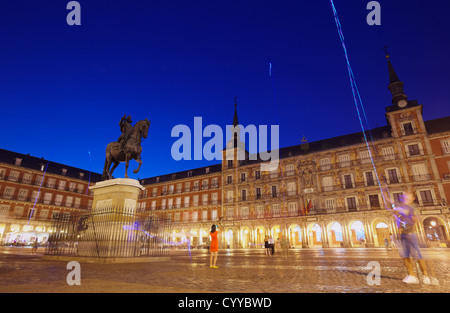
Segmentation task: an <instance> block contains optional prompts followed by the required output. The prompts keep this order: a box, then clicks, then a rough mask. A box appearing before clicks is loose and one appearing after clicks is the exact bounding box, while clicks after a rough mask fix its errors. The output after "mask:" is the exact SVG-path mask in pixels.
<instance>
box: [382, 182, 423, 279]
mask: <svg viewBox="0 0 450 313" xmlns="http://www.w3.org/2000/svg"><path fill="white" fill-rule="evenodd" d="M414 199H415V197H414V195H413V194H412V193H411V192H406V191H405V192H403V194H402V195H401V197H399V200H400V201H398V202H395V201H393V200H392V199H391V198H390V197H389V196H387V195H385V200H387V202H388V203H390V204H391V205H392V207H393V208H392V209H390V211H391V212H392V214H393V215H394V217H395V218H396V221H397V227H398V231H399V234H400V241H399V245H400V246H399V252H400V257H401V258H402V260H403V263H404V264H405V267H406V270H407V271H408V276H406V277H405V279H403V282H404V283H407V284H418V283H419V279H418V276H417V274H416V272H415V271H414V264H413V260H412V258H413V259H415V260H417V262H418V263H419V267H420V270H421V271H422V274H423V283H424V284H426V285H429V284H430V283H431V281H430V278H429V277H428V271H427V264H426V262H425V260H424V259H423V257H422V254H421V253H420V249H419V243H418V240H417V236H416V234H415V230H414V226H415V224H416V222H417V217H416V215H415V213H414V208H413V207H412V204H413V202H414Z"/></svg>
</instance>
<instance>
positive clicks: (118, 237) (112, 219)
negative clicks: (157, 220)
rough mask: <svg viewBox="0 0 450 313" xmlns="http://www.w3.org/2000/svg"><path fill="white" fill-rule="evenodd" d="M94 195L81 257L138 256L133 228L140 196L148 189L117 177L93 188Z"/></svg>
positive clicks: (79, 251) (136, 232)
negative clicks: (142, 191) (141, 192)
mask: <svg viewBox="0 0 450 313" xmlns="http://www.w3.org/2000/svg"><path fill="white" fill-rule="evenodd" d="M90 189H91V190H92V191H93V192H94V199H93V206H92V214H91V219H90V221H88V222H89V225H90V226H89V228H88V229H87V231H86V232H85V236H86V237H85V238H89V239H88V240H85V241H80V242H79V244H78V255H79V256H85V257H101V258H105V257H106V258H116V257H119V258H123V257H135V256H138V255H139V248H140V242H139V240H137V239H138V237H137V236H138V231H137V230H136V229H135V228H134V222H135V219H136V216H135V213H136V206H137V201H138V198H139V193H140V191H141V190H144V189H145V188H144V187H143V186H141V184H139V182H138V181H137V180H134V179H128V178H117V179H111V180H107V181H102V182H99V183H97V184H95V185H94V186H92V187H91V188H90Z"/></svg>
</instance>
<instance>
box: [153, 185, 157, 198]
mask: <svg viewBox="0 0 450 313" xmlns="http://www.w3.org/2000/svg"><path fill="white" fill-rule="evenodd" d="M157 195H158V188H157V187H153V189H152V197H156V196H157Z"/></svg>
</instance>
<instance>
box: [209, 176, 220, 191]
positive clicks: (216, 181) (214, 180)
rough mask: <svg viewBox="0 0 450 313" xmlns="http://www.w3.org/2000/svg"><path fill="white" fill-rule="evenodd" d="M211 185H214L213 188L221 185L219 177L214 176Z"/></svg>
mask: <svg viewBox="0 0 450 313" xmlns="http://www.w3.org/2000/svg"><path fill="white" fill-rule="evenodd" d="M211 187H212V188H218V187H219V178H217V177H214V178H213V179H212V180H211Z"/></svg>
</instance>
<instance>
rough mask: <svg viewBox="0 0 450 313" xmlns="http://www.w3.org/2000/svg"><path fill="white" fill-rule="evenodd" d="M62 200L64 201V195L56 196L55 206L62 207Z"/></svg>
mask: <svg viewBox="0 0 450 313" xmlns="http://www.w3.org/2000/svg"><path fill="white" fill-rule="evenodd" d="M62 199H63V196H62V195H56V196H55V205H61V203H62Z"/></svg>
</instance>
